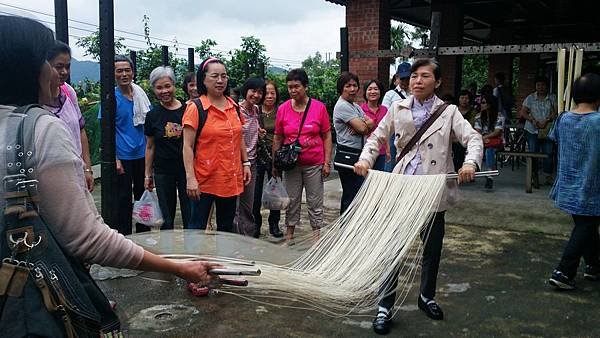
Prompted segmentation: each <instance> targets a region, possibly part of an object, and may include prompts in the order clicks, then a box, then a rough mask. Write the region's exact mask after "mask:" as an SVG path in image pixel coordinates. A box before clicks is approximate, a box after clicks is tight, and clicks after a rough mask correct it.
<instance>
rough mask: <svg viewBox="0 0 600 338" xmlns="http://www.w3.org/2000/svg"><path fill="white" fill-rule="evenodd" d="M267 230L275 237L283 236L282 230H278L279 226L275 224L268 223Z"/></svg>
mask: <svg viewBox="0 0 600 338" xmlns="http://www.w3.org/2000/svg"><path fill="white" fill-rule="evenodd" d="M269 232H270V233H271V236H273V237H275V238H281V237H283V232H281V230H279V226H278V225H277V224H269Z"/></svg>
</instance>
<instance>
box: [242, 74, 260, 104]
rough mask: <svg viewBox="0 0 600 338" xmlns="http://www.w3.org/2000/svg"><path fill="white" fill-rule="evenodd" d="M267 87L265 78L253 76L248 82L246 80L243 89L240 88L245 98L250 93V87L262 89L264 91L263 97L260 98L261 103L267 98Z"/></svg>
mask: <svg viewBox="0 0 600 338" xmlns="http://www.w3.org/2000/svg"><path fill="white" fill-rule="evenodd" d="M265 87H266V84H265V80H264V79H262V78H260V77H251V78H249V79H247V80H246V82H244V84H243V85H242V89H241V90H240V91H241V93H240V94H242V99H244V100H245V99H246V95H247V94H248V91H249V90H250V89H254V90H256V89H262V91H263V97H262V98H261V99H260V103H261V104H262V101H263V100H264V98H265V95H264V93H265Z"/></svg>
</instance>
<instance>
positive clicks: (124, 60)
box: [115, 54, 135, 71]
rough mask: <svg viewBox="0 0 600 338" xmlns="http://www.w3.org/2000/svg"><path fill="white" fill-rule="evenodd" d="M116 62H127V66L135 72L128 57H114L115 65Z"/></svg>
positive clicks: (121, 55) (120, 55)
mask: <svg viewBox="0 0 600 338" xmlns="http://www.w3.org/2000/svg"><path fill="white" fill-rule="evenodd" d="M117 62H128V63H129V66H130V67H131V70H133V71H135V69H133V61H131V58H130V57H129V56H127V55H123V54H117V55H115V63H117Z"/></svg>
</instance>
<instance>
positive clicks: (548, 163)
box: [525, 131, 554, 175]
mask: <svg viewBox="0 0 600 338" xmlns="http://www.w3.org/2000/svg"><path fill="white" fill-rule="evenodd" d="M525 136H526V137H527V151H529V152H532V153H535V152H541V153H544V154H546V155H548V157H547V158H545V159H544V160H543V166H542V171H543V172H544V174H548V175H551V174H552V169H553V167H552V162H553V159H554V158H553V156H554V153H553V150H554V142H552V141H551V140H549V139H545V138H544V139H540V138H538V135H537V134H532V133H530V132H528V131H525ZM537 171H538V165H537V161H536V159H534V160H533V172H534V174H535V173H537Z"/></svg>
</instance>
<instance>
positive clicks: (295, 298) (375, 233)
mask: <svg viewBox="0 0 600 338" xmlns="http://www.w3.org/2000/svg"><path fill="white" fill-rule="evenodd" d="M445 183H446V176H445V175H420V176H405V175H396V174H389V173H385V172H380V171H374V170H371V171H370V172H369V175H368V177H367V179H366V180H365V182H364V183H363V185H362V188H361V189H360V191H359V192H358V194H357V196H356V197H355V199H354V201H353V202H352V204H351V205H350V207H349V208H348V210H347V211H346V212H345V213H344V214H343V215H341V216H340V218H338V219H337V220H336V221H335V222H334V223H333V224H331V225H330V226H328V227H327V228H326V229H324V230H323V232H322V235H321V238H320V239H319V240H318V241H317V242H316V243H315V244H314V245H313V246H312V247H311V248H310V249H309V250H308V251H307V252H306V253H304V254H303V255H302V256H301V257H299V258H298V259H296V260H295V261H293V262H291V263H289V264H287V265H285V266H278V265H274V264H270V263H265V262H256V263H255V267H257V268H259V269H260V270H261V271H262V274H261V275H260V276H257V277H251V278H249V282H250V283H249V284H248V286H247V287H244V288H235V287H230V288H227V287H226V288H225V289H223V291H222V292H225V293H231V294H235V295H237V296H240V297H242V298H245V299H249V300H253V301H257V302H261V303H266V304H273V305H276V306H283V307H291V308H301V309H311V310H316V311H319V312H322V313H325V314H328V315H331V316H346V315H360V314H361V313H365V312H366V311H369V310H371V309H373V308H374V307H375V306H376V304H377V302H378V300H379V298H380V297H381V296H382V294H383V293H384V291H383V290H382V288H381V286H382V285H384V283H385V282H386V281H387V280H388V279H389V278H391V277H392V275H393V274H394V272H395V271H398V272H399V282H398V287H397V289H396V290H397V291H398V293H397V295H398V296H397V298H396V299H397V301H396V303H401V302H403V300H404V299H405V298H406V295H407V293H408V291H409V289H410V286H411V283H412V280H413V278H414V276H415V273H416V268H417V266H418V263H419V261H420V257H421V246H420V242H421V241H419V240H417V239H418V237H419V235H420V233H421V231H422V229H424V226H425V225H427V224H429V222H431V221H432V218H433V213H434V212H435V211H436V209H437V207H438V205H439V202H440V199H441V198H442V195H443V192H444V189H445V186H446V185H445ZM415 243H419V244H417V245H415ZM388 292H390V291H388ZM286 301H287V302H286ZM289 301H292V303H289ZM282 302H283V303H285V304H282ZM286 304H290V305H286ZM396 308H398V307H396Z"/></svg>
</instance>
